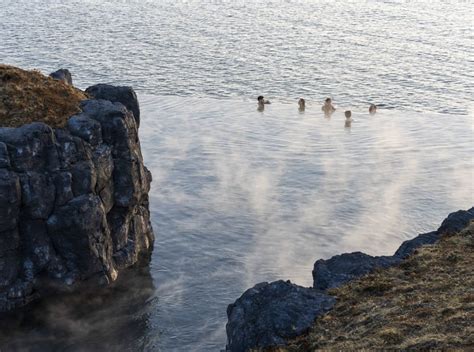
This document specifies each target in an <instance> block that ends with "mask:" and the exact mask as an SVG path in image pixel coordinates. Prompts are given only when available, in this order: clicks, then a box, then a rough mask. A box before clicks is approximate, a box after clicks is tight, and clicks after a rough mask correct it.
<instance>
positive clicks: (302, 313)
mask: <svg viewBox="0 0 474 352" xmlns="http://www.w3.org/2000/svg"><path fill="white" fill-rule="evenodd" d="M334 302H335V299H334V297H331V296H329V295H327V294H324V293H321V292H318V291H316V290H312V289H309V288H304V287H300V286H297V285H294V284H292V283H291V282H290V281H286V282H285V281H281V280H280V281H275V282H272V283H267V282H262V283H260V284H258V285H255V286H254V287H252V288H251V289H249V290H247V291H246V292H245V293H244V294H243V295H242V296H241V297H240V298H239V299H238V300H237V301H235V303H233V304H231V305H229V307H228V308H227V316H228V318H229V322H228V323H227V326H226V330H227V337H228V349H229V350H230V351H233V352H244V351H247V350H248V349H249V348H252V347H256V346H258V347H264V346H277V345H282V344H285V341H286V340H287V339H289V338H292V337H296V336H298V335H301V334H302V333H303V332H304V331H305V330H306V329H307V328H308V327H309V326H310V325H311V324H312V323H313V322H314V320H315V319H316V318H317V317H318V316H320V315H322V314H324V313H325V312H327V311H328V310H329V309H330V308H331V307H332V306H333V305H334Z"/></svg>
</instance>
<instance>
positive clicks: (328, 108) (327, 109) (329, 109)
mask: <svg viewBox="0 0 474 352" xmlns="http://www.w3.org/2000/svg"><path fill="white" fill-rule="evenodd" d="M321 110H322V111H323V112H324V116H326V117H330V116H331V114H332V113H333V112H334V111H336V108H335V107H334V106H333V105H332V100H331V98H326V100H325V101H324V104H323V106H322V107H321Z"/></svg>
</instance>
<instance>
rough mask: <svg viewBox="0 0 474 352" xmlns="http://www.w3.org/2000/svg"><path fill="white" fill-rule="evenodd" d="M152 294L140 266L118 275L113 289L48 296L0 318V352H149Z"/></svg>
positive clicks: (150, 278) (148, 280) (147, 274)
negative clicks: (26, 307) (145, 351)
mask: <svg viewBox="0 0 474 352" xmlns="http://www.w3.org/2000/svg"><path fill="white" fill-rule="evenodd" d="M154 292H155V287H154V285H153V281H152V277H151V275H150V273H149V269H148V268H145V267H142V268H133V269H126V270H124V271H123V272H122V273H121V275H120V278H119V279H118V281H117V282H116V283H114V285H113V286H111V287H109V288H105V289H103V290H101V291H97V289H94V291H90V292H81V293H76V294H69V295H61V296H53V297H49V298H47V299H45V300H43V301H41V302H38V303H36V304H34V305H32V306H31V307H30V308H29V309H25V310H22V311H17V312H15V313H14V314H13V313H10V314H7V315H3V316H0V350H1V351H3V350H5V351H25V350H26V351H65V350H67V351H142V350H150V349H152V348H151V346H153V345H154V341H153V340H150V337H149V335H150V334H148V331H149V316H150V313H151V310H152V307H153V305H154V304H153V303H154V301H155V299H156V297H155V296H154ZM154 338H159V337H158V336H155V337H154Z"/></svg>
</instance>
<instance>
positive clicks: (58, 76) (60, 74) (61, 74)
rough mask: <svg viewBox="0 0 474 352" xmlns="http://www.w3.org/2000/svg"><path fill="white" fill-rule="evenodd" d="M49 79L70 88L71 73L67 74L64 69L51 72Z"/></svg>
mask: <svg viewBox="0 0 474 352" xmlns="http://www.w3.org/2000/svg"><path fill="white" fill-rule="evenodd" d="M49 77H51V78H54V79H55V80H58V81H61V82H64V83H66V84H68V85H70V86H72V75H71V72H69V70H68V69H66V68H61V69H59V70H57V71H54V72H51V73H50V74H49Z"/></svg>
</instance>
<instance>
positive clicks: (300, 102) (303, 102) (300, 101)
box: [298, 98, 306, 105]
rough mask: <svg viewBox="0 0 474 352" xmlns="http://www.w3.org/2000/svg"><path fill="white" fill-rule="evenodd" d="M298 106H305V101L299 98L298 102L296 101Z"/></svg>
mask: <svg viewBox="0 0 474 352" xmlns="http://www.w3.org/2000/svg"><path fill="white" fill-rule="evenodd" d="M298 104H300V105H301V104H302V105H305V104H306V101H305V100H304V99H303V98H300V100H298Z"/></svg>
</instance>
